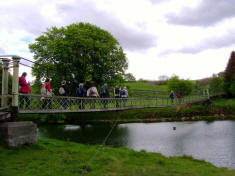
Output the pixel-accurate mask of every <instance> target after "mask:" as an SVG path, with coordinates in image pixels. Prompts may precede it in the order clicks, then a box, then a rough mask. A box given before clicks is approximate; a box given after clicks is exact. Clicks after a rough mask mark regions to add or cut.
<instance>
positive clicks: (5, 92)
mask: <svg viewBox="0 0 235 176" xmlns="http://www.w3.org/2000/svg"><path fill="white" fill-rule="evenodd" d="M2 62H3V64H2V101H1V106H2V107H7V103H8V97H7V96H6V95H8V69H9V59H7V58H2Z"/></svg>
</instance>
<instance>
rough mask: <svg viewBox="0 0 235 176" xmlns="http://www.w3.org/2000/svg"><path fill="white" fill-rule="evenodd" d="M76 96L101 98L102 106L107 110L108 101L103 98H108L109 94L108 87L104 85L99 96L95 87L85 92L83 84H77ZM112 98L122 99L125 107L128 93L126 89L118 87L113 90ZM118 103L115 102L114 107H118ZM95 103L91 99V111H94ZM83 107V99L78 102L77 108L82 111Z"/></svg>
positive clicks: (117, 101)
mask: <svg viewBox="0 0 235 176" xmlns="http://www.w3.org/2000/svg"><path fill="white" fill-rule="evenodd" d="M76 93H77V96H78V97H91V98H98V97H101V98H104V99H103V100H102V102H103V105H104V108H107V105H108V99H105V98H110V92H109V89H108V85H107V84H106V83H105V84H104V85H103V86H102V87H101V89H100V95H99V92H98V90H97V88H96V86H95V85H92V86H91V87H90V88H89V89H88V90H87V91H86V89H85V88H84V85H83V83H80V84H79V87H78V89H77V92H76ZM114 97H115V98H123V105H124V106H125V105H126V102H127V99H126V98H127V97H128V91H127V89H126V87H123V89H121V88H120V87H119V86H118V85H117V86H116V87H115V88H114ZM119 102H120V100H116V107H119ZM95 103H96V101H95V100H94V99H93V100H92V101H91V108H92V109H95ZM84 107H85V102H84V99H81V100H80V103H79V108H80V109H84Z"/></svg>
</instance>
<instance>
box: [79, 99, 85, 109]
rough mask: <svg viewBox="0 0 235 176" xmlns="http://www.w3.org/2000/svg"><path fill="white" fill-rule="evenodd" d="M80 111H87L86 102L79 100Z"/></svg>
mask: <svg viewBox="0 0 235 176" xmlns="http://www.w3.org/2000/svg"><path fill="white" fill-rule="evenodd" d="M78 105H79V109H85V100H83V99H82V100H78Z"/></svg>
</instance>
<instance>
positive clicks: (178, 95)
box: [176, 92, 181, 104]
mask: <svg viewBox="0 0 235 176" xmlns="http://www.w3.org/2000/svg"><path fill="white" fill-rule="evenodd" d="M176 97H177V99H178V104H180V103H181V95H180V92H177V93H176Z"/></svg>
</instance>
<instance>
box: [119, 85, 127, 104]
mask: <svg viewBox="0 0 235 176" xmlns="http://www.w3.org/2000/svg"><path fill="white" fill-rule="evenodd" d="M121 97H122V100H123V105H124V106H126V102H127V98H128V91H127V89H126V87H123V89H122V90H121Z"/></svg>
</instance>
